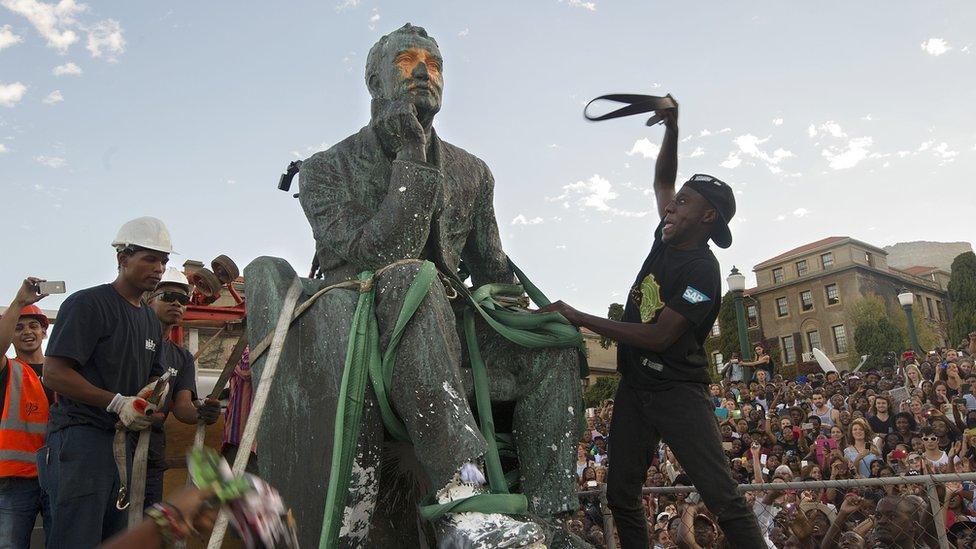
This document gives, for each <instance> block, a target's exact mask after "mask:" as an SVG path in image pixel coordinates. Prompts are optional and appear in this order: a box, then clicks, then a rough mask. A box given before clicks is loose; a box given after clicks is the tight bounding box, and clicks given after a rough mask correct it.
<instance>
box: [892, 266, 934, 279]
mask: <svg viewBox="0 0 976 549" xmlns="http://www.w3.org/2000/svg"><path fill="white" fill-rule="evenodd" d="M898 270H899V271H901V272H903V273H905V274H910V275H912V276H921V275H924V274H929V273H931V272H932V271H938V270H939V268H938V267H929V266H927V265H915V266H914V267H909V268H907V269H898Z"/></svg>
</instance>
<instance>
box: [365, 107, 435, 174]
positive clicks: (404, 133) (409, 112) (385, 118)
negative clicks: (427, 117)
mask: <svg viewBox="0 0 976 549" xmlns="http://www.w3.org/2000/svg"><path fill="white" fill-rule="evenodd" d="M378 101H381V104H380V108H379V111H378V112H379V114H378V115H377V117H376V120H375V122H374V124H375V125H376V127H377V128H378V129H379V130H380V132H381V133H382V137H383V140H384V141H385V142H386V144H387V145H388V146H389V147H390V148H391V149H392V150H393V151H394V152H395V153H396V156H397V159H400V160H410V161H414V162H426V161H427V153H426V151H427V134H426V133H425V132H424V127H423V126H422V125H421V124H420V120H418V119H417V107H416V106H414V104H413V103H412V102H411V101H410V99H409V98H408V97H401V98H398V99H393V100H390V99H379V100H378Z"/></svg>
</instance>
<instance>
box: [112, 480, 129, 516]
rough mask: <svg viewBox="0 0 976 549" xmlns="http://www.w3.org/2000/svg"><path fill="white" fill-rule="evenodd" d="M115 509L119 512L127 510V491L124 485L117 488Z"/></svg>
mask: <svg viewBox="0 0 976 549" xmlns="http://www.w3.org/2000/svg"><path fill="white" fill-rule="evenodd" d="M115 508H116V509H118V510H119V511H124V510H126V509H128V508H129V489H128V488H127V487H126V486H125V485H124V484H123V485H122V486H119V497H118V498H116V500H115Z"/></svg>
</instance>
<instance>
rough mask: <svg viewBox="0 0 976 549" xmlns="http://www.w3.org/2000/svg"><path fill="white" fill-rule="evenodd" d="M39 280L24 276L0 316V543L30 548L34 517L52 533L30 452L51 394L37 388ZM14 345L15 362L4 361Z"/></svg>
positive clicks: (43, 321) (40, 438)
mask: <svg viewBox="0 0 976 549" xmlns="http://www.w3.org/2000/svg"><path fill="white" fill-rule="evenodd" d="M40 282H42V280H41V279H39V278H34V277H27V278H25V279H24V281H23V282H22V283H21V285H20V289H19V290H17V295H15V296H14V299H13V301H11V303H10V306H9V307H7V314H5V315H3V316H2V317H0V409H2V412H3V415H2V417H3V419H2V420H0V532H2V533H3V535H4V536H5V537H6V538H7V539H0V545H3V544H4V543H10V546H12V547H28V546H30V537H31V531H32V530H33V529H34V522H35V521H36V520H37V514H38V513H40V514H41V517H42V518H43V520H44V530H45V532H49V531H50V529H51V509H50V505H49V503H48V499H47V496H46V495H45V494H44V491H43V490H41V485H40V483H39V482H38V480H37V460H36V458H35V453H36V452H37V451H38V450H39V449H40V448H42V447H43V446H44V430H45V428H46V427H47V419H48V403H49V402H50V400H51V399H52V398H53V395H50V394H48V392H47V391H45V389H44V386H43V385H42V384H41V376H42V374H43V366H44V353H43V351H41V342H42V341H44V339H45V338H47V327H48V318H47V316H46V315H45V314H44V312H43V311H41V309H40V308H38V306H37V305H35V303H37V302H38V301H40V300H41V299H43V298H44V297H46V294H42V293H39V292H38V284H39V283H40ZM11 343H13V347H14V352H15V353H16V356H15V358H12V359H11V358H7V357H6V353H7V348H9V347H10V345H11Z"/></svg>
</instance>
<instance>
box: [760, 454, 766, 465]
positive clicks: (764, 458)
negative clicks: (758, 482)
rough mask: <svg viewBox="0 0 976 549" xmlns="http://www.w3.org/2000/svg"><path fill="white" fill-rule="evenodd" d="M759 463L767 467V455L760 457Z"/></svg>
mask: <svg viewBox="0 0 976 549" xmlns="http://www.w3.org/2000/svg"><path fill="white" fill-rule="evenodd" d="M759 463H760V464H761V465H766V454H762V455H760V456H759Z"/></svg>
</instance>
